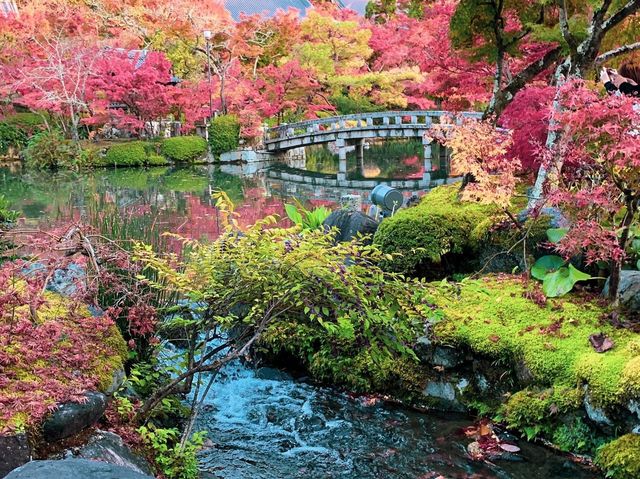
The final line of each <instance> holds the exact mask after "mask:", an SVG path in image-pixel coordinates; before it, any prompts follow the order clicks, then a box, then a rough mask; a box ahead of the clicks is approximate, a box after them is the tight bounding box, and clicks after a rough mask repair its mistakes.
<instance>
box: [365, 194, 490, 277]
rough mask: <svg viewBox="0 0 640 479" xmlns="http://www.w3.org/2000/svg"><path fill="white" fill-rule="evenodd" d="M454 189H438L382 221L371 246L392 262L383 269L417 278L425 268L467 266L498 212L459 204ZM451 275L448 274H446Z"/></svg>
mask: <svg viewBox="0 0 640 479" xmlns="http://www.w3.org/2000/svg"><path fill="white" fill-rule="evenodd" d="M458 188H459V187H458V186H457V185H450V186H440V187H438V188H434V189H433V190H431V191H430V192H429V193H428V194H427V195H426V196H425V197H424V198H423V199H422V201H421V202H420V204H419V205H418V206H416V207H414V208H407V209H404V210H401V211H399V212H398V213H396V215H395V216H393V217H392V218H388V219H385V220H384V221H383V222H382V223H381V224H380V227H379V228H378V231H377V232H376V235H375V237H374V243H375V244H376V245H378V246H379V247H380V248H381V249H382V251H383V252H384V253H386V254H393V255H394V257H393V259H390V260H386V261H384V262H383V267H384V268H385V269H389V270H391V271H395V272H400V273H405V274H419V273H423V272H425V268H429V271H428V272H429V274H430V275H433V274H434V271H435V270H438V269H442V268H443V267H445V266H446V269H451V266H452V265H451V262H452V261H455V260H456V256H457V257H458V259H459V260H462V261H459V262H461V263H462V262H465V263H466V264H467V265H468V263H469V257H470V256H472V255H473V253H475V252H476V251H477V248H478V246H479V244H480V238H482V237H483V235H484V234H486V232H487V231H488V230H489V228H490V227H491V226H492V225H493V222H494V217H497V215H498V209H497V207H495V206H492V205H481V204H477V203H468V202H461V201H459V200H458V197H457V196H458ZM446 272H451V271H448V270H447V271H446Z"/></svg>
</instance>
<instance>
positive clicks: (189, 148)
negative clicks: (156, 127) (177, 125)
mask: <svg viewBox="0 0 640 479" xmlns="http://www.w3.org/2000/svg"><path fill="white" fill-rule="evenodd" d="M160 152H161V153H162V154H163V155H164V156H165V157H166V158H168V159H169V160H171V161H175V162H178V163H185V162H189V163H193V162H195V161H198V160H202V159H203V158H204V156H205V155H206V154H207V142H206V140H205V139H204V138H202V137H199V136H176V137H174V138H166V139H164V140H162V143H161V144H160Z"/></svg>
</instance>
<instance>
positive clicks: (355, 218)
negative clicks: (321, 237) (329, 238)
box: [323, 209, 378, 242]
mask: <svg viewBox="0 0 640 479" xmlns="http://www.w3.org/2000/svg"><path fill="white" fill-rule="evenodd" d="M323 226H324V228H325V230H326V231H328V230H330V229H331V228H337V229H338V231H339V232H338V235H337V236H336V241H338V242H342V241H351V240H352V239H353V238H355V237H356V236H357V235H358V234H360V235H363V236H370V237H371V238H373V235H374V234H375V232H376V230H377V229H378V222H377V221H376V220H374V219H373V218H371V217H370V216H367V215H365V214H364V213H361V212H360V211H351V210H348V209H339V210H336V211H334V212H333V213H331V214H330V215H329V216H328V217H327V219H326V220H324V223H323ZM369 241H371V240H369Z"/></svg>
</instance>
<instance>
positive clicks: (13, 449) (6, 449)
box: [0, 434, 31, 477]
mask: <svg viewBox="0 0 640 479" xmlns="http://www.w3.org/2000/svg"><path fill="white" fill-rule="evenodd" d="M30 460H31V447H30V446H29V439H28V438H27V436H26V434H15V435H12V436H0V477H4V476H6V475H7V474H8V473H9V471H12V470H14V469H15V468H16V467H18V466H22V465H23V464H25V463H27V462H29V461H30Z"/></svg>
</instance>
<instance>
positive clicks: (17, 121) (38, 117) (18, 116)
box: [3, 112, 47, 136]
mask: <svg viewBox="0 0 640 479" xmlns="http://www.w3.org/2000/svg"><path fill="white" fill-rule="evenodd" d="M3 122H4V123H6V124H8V125H11V126H14V127H16V128H18V129H19V130H21V131H22V132H24V133H25V134H26V135H27V136H31V135H33V134H34V133H37V132H38V131H42V130H44V129H45V128H46V125H47V115H46V114H40V113H32V112H22V113H14V114H13V115H10V116H8V117H6V118H5V119H4V120H3Z"/></svg>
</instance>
